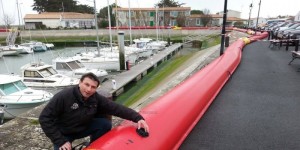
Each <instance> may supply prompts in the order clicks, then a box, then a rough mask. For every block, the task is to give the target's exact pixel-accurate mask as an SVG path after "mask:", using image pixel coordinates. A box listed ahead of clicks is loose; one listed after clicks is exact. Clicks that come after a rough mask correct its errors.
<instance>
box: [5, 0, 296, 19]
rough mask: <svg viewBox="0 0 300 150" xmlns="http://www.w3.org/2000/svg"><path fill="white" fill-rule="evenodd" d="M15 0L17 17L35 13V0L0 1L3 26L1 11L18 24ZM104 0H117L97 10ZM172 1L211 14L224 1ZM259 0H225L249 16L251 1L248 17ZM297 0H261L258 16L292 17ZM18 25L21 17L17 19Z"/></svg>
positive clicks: (138, 2) (147, 3)
mask: <svg viewBox="0 0 300 150" xmlns="http://www.w3.org/2000/svg"><path fill="white" fill-rule="evenodd" d="M17 1H18V3H19V10H20V13H19V15H20V18H23V17H24V16H25V14H36V13H37V12H35V11H33V10H32V7H31V6H32V5H33V3H34V0H0V25H3V24H4V23H3V14H7V15H9V16H11V17H13V18H15V19H14V20H15V22H14V24H19V19H18V11H17ZM107 1H109V3H110V4H112V3H114V2H115V1H116V0H96V9H97V10H99V9H101V8H103V7H105V6H107ZM174 1H175V2H179V3H184V5H183V6H184V7H191V10H203V9H208V10H210V12H211V13H212V14H215V13H217V12H220V11H223V9H224V2H225V0H174ZM259 1H260V0H227V9H230V10H236V11H240V12H241V18H243V19H248V18H249V14H250V7H249V6H250V4H251V3H253V7H252V11H251V18H256V17H257V16H258V9H259ZM77 2H78V4H86V5H90V6H94V2H93V0H77ZM157 2H158V0H130V7H131V8H149V7H153V6H154V4H155V3H157ZM117 3H118V5H119V6H121V7H128V6H129V2H128V0H117ZM296 6H300V0H285V1H283V0H261V7H260V15H259V16H260V17H264V18H269V17H277V16H278V15H281V16H285V15H292V16H295V15H296V14H297V13H298V12H299V11H300V7H296ZM20 24H23V23H22V19H20Z"/></svg>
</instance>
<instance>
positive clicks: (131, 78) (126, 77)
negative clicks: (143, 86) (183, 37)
mask: <svg viewBox="0 0 300 150" xmlns="http://www.w3.org/2000/svg"><path fill="white" fill-rule="evenodd" d="M181 49H182V44H181V43H176V44H173V45H170V46H169V47H166V48H165V49H164V50H162V51H160V52H159V53H157V54H154V55H153V56H151V57H150V58H148V59H146V60H144V61H142V62H140V63H139V64H137V65H135V66H132V67H131V68H130V69H129V70H126V71H124V72H121V73H120V74H117V75H114V76H113V77H112V78H111V79H110V80H107V81H105V82H104V83H102V84H101V86H100V87H99V88H98V90H97V92H99V93H101V94H103V95H105V96H106V97H111V98H112V99H114V98H115V97H117V96H118V95H120V94H121V93H123V92H124V88H125V86H126V85H128V84H129V83H131V82H137V81H139V80H141V79H142V78H143V77H144V76H145V75H147V73H148V72H149V71H150V70H151V69H153V68H156V67H157V66H158V65H159V64H160V63H162V62H164V61H166V60H168V59H170V58H172V56H174V55H175V54H176V53H177V52H178V51H180V50H181Z"/></svg>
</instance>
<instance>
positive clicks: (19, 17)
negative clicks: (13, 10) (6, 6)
mask: <svg viewBox="0 0 300 150" xmlns="http://www.w3.org/2000/svg"><path fill="white" fill-rule="evenodd" d="M17 10H18V21H19V28H20V26H21V23H20V11H19V2H18V0H17Z"/></svg>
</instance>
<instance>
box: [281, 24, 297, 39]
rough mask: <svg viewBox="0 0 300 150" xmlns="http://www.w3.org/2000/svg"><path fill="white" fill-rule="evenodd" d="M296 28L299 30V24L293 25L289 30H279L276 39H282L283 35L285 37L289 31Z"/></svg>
mask: <svg viewBox="0 0 300 150" xmlns="http://www.w3.org/2000/svg"><path fill="white" fill-rule="evenodd" d="M298 27H299V29H300V23H295V24H294V25H292V26H290V27H289V28H285V29H282V30H279V31H278V33H277V38H279V39H282V38H284V35H286V34H287V33H288V32H289V31H293V30H297V28H298Z"/></svg>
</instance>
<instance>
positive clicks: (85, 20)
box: [24, 12, 95, 29]
mask: <svg viewBox="0 0 300 150" xmlns="http://www.w3.org/2000/svg"><path fill="white" fill-rule="evenodd" d="M24 22H25V29H39V28H41V26H46V28H92V27H93V26H95V19H94V15H93V14H83V13H76V12H43V13H41V14H26V15H25V17H24Z"/></svg>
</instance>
